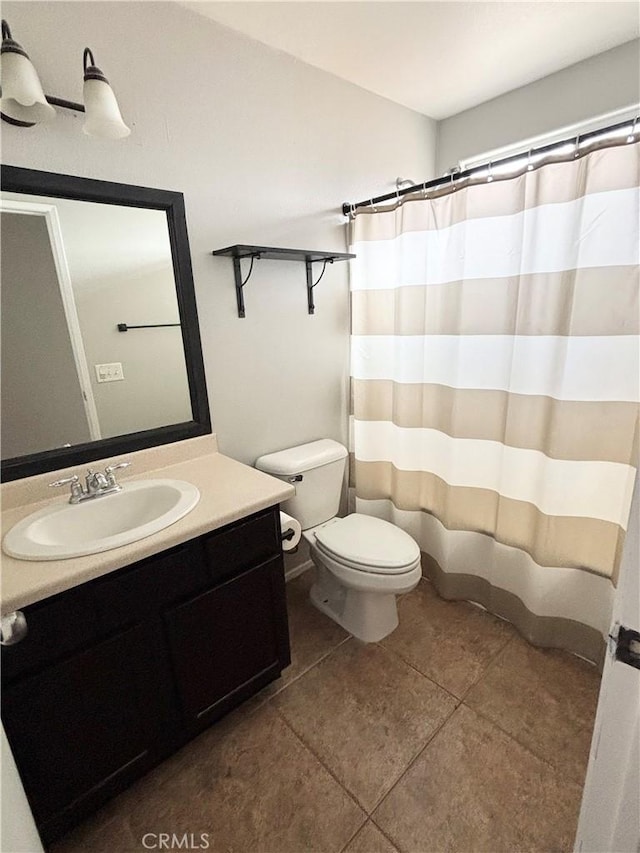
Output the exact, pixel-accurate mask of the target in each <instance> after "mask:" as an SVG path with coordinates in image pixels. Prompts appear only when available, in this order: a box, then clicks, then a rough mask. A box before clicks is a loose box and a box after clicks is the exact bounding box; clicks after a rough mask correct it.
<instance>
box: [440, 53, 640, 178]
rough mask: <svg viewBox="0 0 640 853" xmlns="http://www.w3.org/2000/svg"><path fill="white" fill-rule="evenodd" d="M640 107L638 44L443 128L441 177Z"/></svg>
mask: <svg viewBox="0 0 640 853" xmlns="http://www.w3.org/2000/svg"><path fill="white" fill-rule="evenodd" d="M639 101H640V41H638V40H637V39H636V40H634V41H630V42H627V43H626V44H623V45H620V46H619V47H615V48H613V49H612V50H608V51H606V52H605V53H600V54H598V55H597V56H592V57H590V58H589V59H585V60H584V61H583V62H578V63H576V64H575V65H570V66H569V67H568V68H564V69H563V70H562V71H558V72H557V73H556V74H550V75H549V76H548V77H543V78H542V79H541V80H536V81H535V82H534V83H530V84H529V85H528V86H522V87H521V88H520V89H514V90H513V91H512V92H507V93H506V94H505V95H501V96H500V97H499V98H493V99H492V100H491V101H486V102H485V103H484V104H480V105H479V106H477V107H474V108H473V109H470V110H465V111H464V112H462V113H458V114H457V115H454V116H451V117H450V118H447V119H445V120H444V121H441V122H439V124H438V145H437V157H436V174H437V175H441V174H444V173H445V172H446V171H447V170H448V169H450V168H451V167H452V166H455V165H456V164H457V163H458V161H459V160H461V159H464V158H465V157H473V156H475V155H478V154H483V153H485V152H487V151H492V150H493V149H495V148H500V147H502V146H503V145H510V144H512V143H517V142H520V141H521V140H524V139H529V138H531V137H533V136H537V135H539V134H543V133H552V132H553V131H554V130H557V129H558V128H562V127H566V126H568V125H571V124H576V123H578V122H582V121H586V120H588V119H590V118H593V117H594V116H599V115H602V114H604V113H608V112H612V111H614V110H618V109H623V108H625V107H629V106H633V105H634V104H637V103H638V102H639Z"/></svg>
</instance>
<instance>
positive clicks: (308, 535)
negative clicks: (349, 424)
mask: <svg viewBox="0 0 640 853" xmlns="http://www.w3.org/2000/svg"><path fill="white" fill-rule="evenodd" d="M346 457H347V451H346V448H344V447H343V446H342V445H341V444H339V443H338V442H336V441H332V440H331V439H320V440H319V441H313V442H309V443H308V444H305V445H299V446H298V447H293V448H289V449H288V450H282V451H278V452H277V453H270V454H267V455H265V456H261V457H260V458H259V459H258V460H257V461H256V463H255V464H256V468H258V469H260V470H261V471H265V472H266V473H268V474H271V475H272V476H275V477H279V478H280V479H282V480H286V481H287V482H290V483H293V484H294V485H295V487H296V495H295V497H294V498H291V499H290V500H288V501H285V503H284V504H283V505H282V509H283V510H284V511H285V512H287V513H288V514H289V515H292V516H293V517H294V518H297V519H298V521H299V522H300V524H301V526H302V530H303V536H304V537H305V539H306V540H307V542H308V543H309V546H310V552H311V559H312V561H313V564H314V566H315V568H316V579H315V582H314V584H313V586H312V588H311V593H310V597H311V601H312V603H313V604H314V605H315V607H317V608H318V610H321V611H322V612H323V613H325V614H326V615H327V616H329V617H330V618H331V619H333V620H334V621H335V622H337V623H338V624H339V625H341V626H342V627H343V628H344V629H345V630H346V631H348V632H349V633H350V634H353V635H354V636H355V637H357V638H358V639H360V640H362V641H364V642H367V643H374V642H377V641H379V640H381V639H383V637H386V636H387V635H388V634H390V633H391V632H392V631H393V630H394V629H395V628H396V627H397V626H398V610H397V604H396V596H397V595H400V594H402V593H405V592H410V591H411V590H412V589H414V588H415V587H416V585H417V584H418V581H419V580H420V577H421V574H422V571H421V564H420V549H419V547H418V545H417V543H416V542H415V540H414V539H412V538H411V536H409V534H408V533H405V532H404V531H403V530H400V528H399V527H396V526H395V525H393V524H391V523H390V522H388V521H384V520H383V519H380V518H376V517H374V516H368V515H363V514H362V513H352V514H350V515H347V516H345V517H344V518H339V517H337V512H338V508H339V504H340V495H341V491H342V482H343V477H344V469H345V462H346Z"/></svg>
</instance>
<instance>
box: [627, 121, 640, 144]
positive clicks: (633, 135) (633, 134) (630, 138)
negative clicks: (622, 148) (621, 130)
mask: <svg viewBox="0 0 640 853" xmlns="http://www.w3.org/2000/svg"><path fill="white" fill-rule="evenodd" d="M639 118H640V116H636V117H635V118H634V120H633V124H632V125H631V133H630V134H629V136H627V142H634V141H635V138H636V124H637V123H638V119H639Z"/></svg>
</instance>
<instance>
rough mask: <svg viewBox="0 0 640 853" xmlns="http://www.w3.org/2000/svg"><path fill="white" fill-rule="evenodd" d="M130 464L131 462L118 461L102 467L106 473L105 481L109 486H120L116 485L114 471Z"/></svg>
mask: <svg viewBox="0 0 640 853" xmlns="http://www.w3.org/2000/svg"><path fill="white" fill-rule="evenodd" d="M130 465H131V462H118V464H117V465H107V467H106V468H105V469H104V473H105V474H106V475H107V483H108V484H109V485H110V486H117V487H118V488H121V486H118V481H117V480H116V475H115V472H116V471H119V470H120V469H121V468H128V467H129V466H130Z"/></svg>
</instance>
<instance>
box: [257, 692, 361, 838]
mask: <svg viewBox="0 0 640 853" xmlns="http://www.w3.org/2000/svg"><path fill="white" fill-rule="evenodd" d="M273 710H274V711H275V712H276V714H278V716H279V717H280V719H281V720H282V722H283V723H284V724H285V726H286V727H287V728H288V729H289V730H290V731H291V732H292V733H293V735H294V737H296V738H297V740H299V741H300V743H301V744H302V746H303V747H304V748H305V749H306V750H307V751H308V752H310V753H311V755H313V757H314V758H315V759H316V761H317V762H318V763H319V764H320V765H322V767H324V769H325V770H326V771H327V773H328V774H329V775H330V776H331V778H332V779H333V780H334V782H336V784H337V785H339V786H340V788H341V789H342V790H343V791H344V793H345V794H346V795H347V796H348V797H349V799H350V800H351V801H352V802H353V803H354V804H355V805H356V806H357V807H358V808H359V809H360V811H361V812H363V814H364V815H365V816H366V817H365V820H364V821H363V822H362V823H361V824H360V826H359V827H358V832H359V831H360V830H361V829H362V827H363V826H364V825H365V823H366V822H367V820H368V819H369V812H368V811H367V810H366V809H365V807H364V806H363V805H362V803H360V801H359V800H358V799H357V798H356V797H355V795H354V794H352V793H351V791H349V789H348V788H346V787H345V786H344V784H343V783H342V782H341V781H340V780H339V779H338V777H337V776H336V774H335V773H334V772H333V770H332V769H331V768H330V767H329V766H328V765H327V764H326V763H325V761H324V760H323V759H322V758H321V757H320V756H319V755H318V753H317V752H316V751H315V749H313V747H312V746H310V745H309V744H308V743H307V742H306V740H305V739H304V738H303V737H302V735H301V734H299V733H298V732H297V731H296V730H295V729H294V728H293V726H292V725H291V723H290V722H289V720H287V718H286V717H285V716H284V714H283V713H282V711H281V710H280V708H278V706H277V705H274V706H273ZM356 834H357V833H354V835H353V836H352V837H351V838H350V839H349V841H352V840H353V838H355V835H356Z"/></svg>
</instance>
